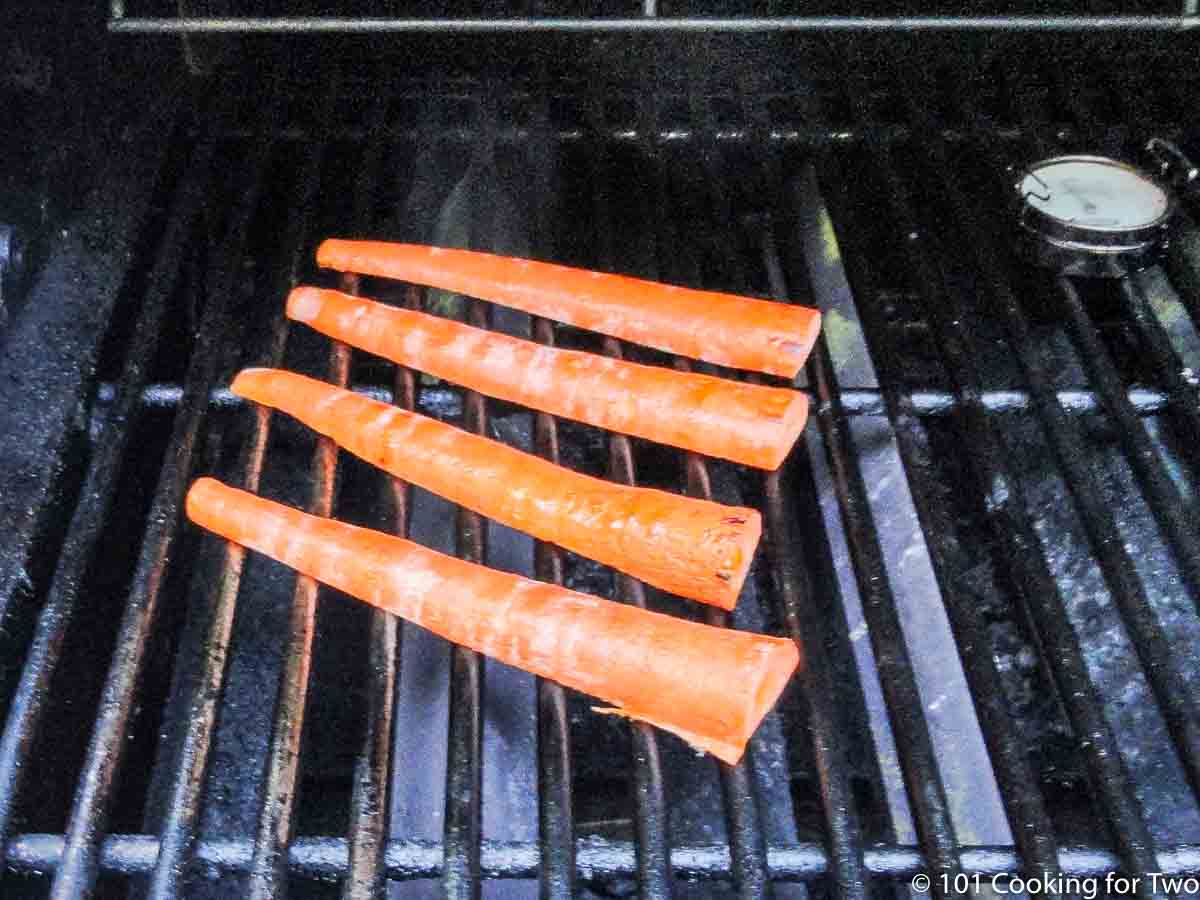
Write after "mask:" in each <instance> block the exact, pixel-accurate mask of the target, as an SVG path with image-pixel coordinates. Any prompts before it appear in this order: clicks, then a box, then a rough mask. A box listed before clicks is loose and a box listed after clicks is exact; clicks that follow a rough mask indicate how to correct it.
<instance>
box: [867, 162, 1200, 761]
mask: <svg viewBox="0 0 1200 900" xmlns="http://www.w3.org/2000/svg"><path fill="white" fill-rule="evenodd" d="M880 168H881V170H882V172H883V173H884V176H885V178H886V179H887V181H888V185H889V191H890V195H891V200H892V205H893V208H894V209H895V210H896V212H897V213H898V218H899V220H900V222H901V230H902V231H905V232H911V233H920V232H921V225H920V223H919V222H917V221H916V218H915V216H914V215H913V212H912V209H911V197H912V196H913V193H912V188H911V186H905V185H904V184H902V183H901V181H900V178H899V176H898V175H897V174H896V170H895V168H894V166H893V165H892V163H891V161H890V160H889V159H888V158H887V155H886V152H885V153H884V155H883V156H882V157H881V164H880ZM912 259H913V260H914V265H915V266H916V268H917V270H918V277H919V279H920V281H921V283H922V285H924V286H925V287H926V290H927V293H928V296H927V298H926V302H925V308H926V310H927V311H928V314H929V315H930V316H931V317H932V318H933V319H934V320H936V325H935V330H936V331H938V332H939V333H941V334H942V335H943V336H944V335H945V334H946V333H947V331H953V332H954V333H955V340H956V342H958V343H960V344H961V345H962V346H963V347H964V348H967V349H968V352H967V354H966V356H965V357H964V359H965V360H969V359H970V358H971V354H970V352H969V338H968V337H967V335H966V333H965V329H963V328H962V327H961V324H956V323H961V322H964V321H969V319H968V318H967V316H966V313H965V311H964V310H963V308H962V303H961V301H960V300H959V299H958V297H957V295H956V294H955V292H954V291H953V290H951V289H950V288H949V287H948V286H947V285H945V283H944V281H943V280H942V278H941V273H940V272H938V271H936V270H935V266H934V265H933V264H932V263H931V261H930V259H929V257H928V256H927V255H926V253H925V252H924V251H923V250H922V249H921V248H920V247H918V248H917V249H916V250H915V252H914V253H913V254H912ZM943 310H947V311H948V312H946V313H943ZM1012 312H1016V315H1015V316H1014V315H1012V314H1011V313H1012ZM1007 319H1008V320H1009V321H1008V324H1009V325H1010V326H1012V327H1013V328H1014V331H1015V333H1014V335H1013V337H1014V338H1015V340H1014V341H1013V345H1012V346H1013V352H1014V353H1015V354H1016V356H1017V358H1018V361H1019V362H1020V364H1021V367H1022V369H1023V371H1024V373H1025V375H1026V378H1027V380H1028V382H1029V384H1030V386H1031V390H1032V392H1033V394H1034V396H1035V397H1037V396H1038V394H1039V392H1040V391H1041V390H1042V388H1043V386H1044V385H1047V384H1049V383H1050V380H1049V378H1048V377H1047V374H1046V373H1045V372H1044V371H1043V367H1042V366H1041V365H1040V364H1039V363H1038V362H1037V361H1035V360H1034V358H1033V351H1032V349H1031V347H1032V346H1033V341H1032V340H1030V336H1029V333H1028V329H1027V328H1023V327H1022V326H1024V325H1025V322H1024V319H1023V317H1022V316H1021V314H1020V312H1019V311H1016V310H1012V311H1010V313H1009V315H1008V316H1007ZM974 368H975V367H974V365H973V364H972V363H970V362H967V363H966V364H965V365H963V366H962V367H961V368H959V370H958V371H955V372H952V377H953V378H954V380H955V381H956V383H958V384H960V385H961V384H979V383H981V382H982V378H981V377H980V375H979V373H978V372H977V371H973V369H974ZM1036 409H1037V411H1038V413H1039V419H1040V420H1041V423H1042V426H1043V428H1044V430H1045V432H1046V434H1047V437H1048V438H1049V440H1050V443H1051V445H1052V446H1053V447H1054V450H1055V453H1056V455H1057V457H1058V460H1059V463H1060V464H1061V465H1062V467H1063V470H1064V473H1065V475H1066V480H1067V484H1068V487H1069V489H1070V491H1071V496H1072V497H1073V498H1074V500H1075V506H1076V509H1077V511H1078V513H1079V516H1080V518H1081V520H1082V521H1083V524H1084V528H1085V530H1086V532H1087V534H1088V537H1089V539H1090V541H1091V542H1092V546H1093V549H1094V551H1095V556H1096V559H1097V562H1098V563H1099V566H1100V568H1101V571H1102V572H1103V574H1104V578H1105V581H1106V582H1107V584H1108V587H1109V590H1110V592H1111V594H1112V597H1113V599H1114V600H1115V601H1116V603H1117V606H1118V608H1119V609H1120V611H1121V616H1122V618H1123V619H1124V622H1125V626H1126V628H1127V629H1128V631H1129V635H1130V638H1131V639H1132V642H1133V645H1134V648H1135V650H1136V651H1137V654H1138V658H1139V659H1140V660H1141V663H1142V669H1143V672H1144V673H1145V675H1146V678H1147V680H1148V681H1149V682H1150V685H1151V687H1152V688H1153V691H1154V695H1155V697H1156V699H1157V700H1158V703H1159V706H1160V707H1161V709H1162V712H1163V716H1164V718H1165V720H1166V722H1167V726H1168V728H1169V729H1170V731H1171V734H1172V736H1173V737H1174V739H1175V742H1176V746H1177V750H1178V751H1179V753H1180V755H1181V757H1182V760H1183V763H1184V767H1185V769H1186V771H1187V773H1188V777H1189V779H1190V780H1191V781H1192V783H1193V785H1200V711H1198V710H1197V709H1196V707H1195V704H1194V702H1193V701H1192V698H1191V693H1190V691H1189V690H1188V689H1187V685H1186V682H1185V681H1184V679H1183V676H1182V674H1181V673H1180V671H1179V669H1178V667H1177V666H1176V664H1175V661H1174V654H1173V653H1172V650H1171V645H1170V643H1169V641H1168V640H1167V636H1166V634H1165V632H1164V631H1163V629H1162V626H1161V625H1160V624H1159V622H1158V619H1157V617H1156V615H1155V613H1154V610H1153V609H1152V607H1151V606H1150V601H1149V598H1148V597H1147V596H1146V592H1145V590H1144V588H1143V587H1142V584H1141V581H1140V580H1139V578H1138V576H1137V569H1136V567H1135V565H1134V562H1133V559H1132V558H1131V557H1130V555H1129V551H1127V550H1126V549H1125V545H1124V542H1123V540H1122V539H1121V536H1120V533H1119V531H1118V530H1117V526H1116V522H1115V521H1114V519H1113V516H1112V511H1111V510H1109V509H1108V508H1107V507H1106V506H1105V505H1104V503H1103V500H1102V497H1103V494H1102V493H1101V490H1100V486H1099V484H1098V483H1097V482H1096V479H1095V477H1094V475H1093V473H1092V471H1091V469H1090V468H1088V467H1087V466H1086V465H1085V464H1084V463H1083V462H1081V460H1083V458H1084V457H1083V448H1082V442H1081V441H1080V439H1079V436H1078V434H1077V433H1076V432H1075V431H1074V430H1073V429H1071V428H1070V427H1069V425H1068V423H1067V422H1066V420H1065V417H1064V416H1063V415H1062V413H1061V410H1059V409H1058V408H1057V405H1056V404H1054V403H1052V402H1051V401H1050V400H1049V398H1043V402H1041V403H1038V404H1037V405H1036ZM997 446H999V442H997Z"/></svg>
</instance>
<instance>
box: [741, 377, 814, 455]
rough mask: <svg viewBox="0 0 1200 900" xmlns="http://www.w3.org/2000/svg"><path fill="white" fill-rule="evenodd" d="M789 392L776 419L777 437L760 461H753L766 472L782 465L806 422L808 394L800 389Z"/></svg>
mask: <svg viewBox="0 0 1200 900" xmlns="http://www.w3.org/2000/svg"><path fill="white" fill-rule="evenodd" d="M791 393H792V397H791V398H790V399H789V401H788V404H787V407H786V408H785V409H784V411H783V414H782V416H781V417H780V419H779V420H778V423H779V424H778V429H779V432H780V434H779V437H778V439H777V440H775V441H773V442H772V443H771V445H770V446H769V448H768V449H767V450H766V451H765V453H764V458H763V460H762V462H757V461H756V462H755V463H754V465H756V466H758V467H759V468H762V469H766V470H767V471H768V472H774V471H775V470H776V469H778V468H779V467H780V466H781V465H783V461H784V460H785V459H787V458H788V454H789V453H791V452H792V447H794V446H795V445H796V441H797V440H798V439H799V438H800V433H801V432H802V431H804V426H805V425H806V424H808V395H806V394H803V393H801V392H800V391H792V392H791Z"/></svg>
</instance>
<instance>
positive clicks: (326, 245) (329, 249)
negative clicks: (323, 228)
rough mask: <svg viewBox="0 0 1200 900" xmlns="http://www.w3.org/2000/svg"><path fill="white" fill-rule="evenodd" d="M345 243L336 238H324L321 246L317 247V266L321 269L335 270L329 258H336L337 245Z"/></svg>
mask: <svg viewBox="0 0 1200 900" xmlns="http://www.w3.org/2000/svg"><path fill="white" fill-rule="evenodd" d="M343 243H345V242H344V241H342V240H339V239H338V238H326V239H325V240H323V241H321V245H320V246H319V247H317V265H318V266H320V267H321V268H322V269H333V268H337V266H335V265H334V263H333V260H332V259H331V257H336V256H337V252H338V249H339V245H340V244H343Z"/></svg>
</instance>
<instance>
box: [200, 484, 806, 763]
mask: <svg viewBox="0 0 1200 900" xmlns="http://www.w3.org/2000/svg"><path fill="white" fill-rule="evenodd" d="M187 514H188V518H190V519H191V520H192V521H193V522H195V523H196V524H198V525H200V526H202V527H204V528H207V529H208V530H210V531H214V532H216V533H217V534H219V535H221V536H222V537H224V538H228V539H229V540H231V541H235V542H236V543H238V544H241V545H243V546H245V547H249V548H250V549H251V550H257V551H259V552H260V553H265V554H266V555H267V556H269V557H271V558H272V559H274V560H276V561H278V562H281V563H284V564H285V565H288V566H291V567H292V568H293V569H296V570H297V571H299V572H301V573H303V574H305V575H308V576H310V577H312V578H315V579H317V580H318V581H320V582H323V583H325V584H327V585H329V586H331V587H334V588H337V589H338V590H340V591H343V592H345V593H347V594H350V595H351V596H354V597H357V598H358V599H359V600H363V601H365V602H367V603H370V604H372V605H373V606H377V607H379V608H380V609H384V610H387V611H388V612H390V613H394V614H395V615H398V616H401V617H402V618H404V619H407V620H408V621H410V622H413V623H415V624H417V625H420V626H421V627H423V628H428V629H429V630H430V631H432V632H434V633H435V634H438V635H441V636H442V637H444V638H446V639H447V640H449V641H453V642H454V643H456V644H462V645H464V646H466V647H470V648H471V649H473V650H477V651H479V652H480V653H485V654H487V655H488V656H492V657H495V658H496V659H498V660H500V661H501V662H504V663H507V664H509V665H512V666H517V667H518V668H521V669H525V670H526V671H528V672H533V673H534V674H536V675H540V676H542V677H543V678H549V679H552V680H554V681H557V682H559V683H560V684H563V685H565V686H567V687H570V688H574V689H576V690H579V691H583V692H585V693H588V694H592V695H593V696H596V697H600V698H601V699H603V700H605V701H607V702H609V703H612V704H614V705H615V706H616V707H617V708H616V709H615V710H601V711H603V712H616V713H618V714H620V715H624V716H628V717H629V718H631V719H640V720H642V721H644V722H649V723H650V724H652V725H657V726H658V727H659V728H665V729H666V730H667V731H671V732H674V733H675V734H677V735H679V736H680V737H682V738H684V739H685V740H687V741H689V742H691V743H692V744H694V745H695V746H697V747H699V748H700V749H702V750H707V751H708V752H709V753H711V754H713V755H714V756H716V757H717V758H718V759H722V760H724V761H725V762H727V763H730V764H731V765H732V764H734V763H736V762H737V761H738V760H739V759H740V758H741V756H742V752H743V751H744V750H745V746H746V741H747V740H749V738H750V735H751V734H753V733H754V729H755V728H757V727H758V723H759V722H760V721H761V720H762V717H763V716H764V715H766V713H767V711H768V710H769V709H770V708H771V707H772V706H773V705H774V704H775V701H776V699H778V697H779V694H780V692H781V691H782V690H783V688H784V686H785V685H786V684H787V681H788V679H789V678H790V677H791V675H792V673H793V672H794V671H795V669H796V666H797V665H798V664H799V659H800V655H799V653H798V651H797V649H796V645H795V644H794V643H793V642H792V641H789V640H784V639H781V638H772V637H766V636H764V635H759V634H750V633H748V632H744V631H731V630H728V629H724V628H714V627H712V626H711V625H702V624H700V623H699V622H689V621H686V620H684V619H676V618H672V617H671V616H664V615H662V614H660V613H654V612H649V611H647V610H644V609H639V608H637V607H635V606H626V605H624V604H622V603H614V602H612V601H611V600H604V599H602V598H600V597H593V596H590V595H588V594H579V593H576V592H575V591H571V590H567V589H566V588H563V587H559V586H557V585H552V584H544V583H542V582H540V581H531V580H530V579H528V578H521V577H520V576H518V575H510V574H508V573H507V572H498V571H495V570H493V569H488V568H486V567H484V566H478V565H475V564H474V563H469V562H466V561H465V560H461V559H455V558H453V557H450V556H443V555H442V554H440V553H436V552H434V551H433V550H428V549H426V548H425V547H421V546H420V545H418V544H414V543H412V542H411V541H406V540H404V539H403V538H398V537H393V536H392V535H388V534H383V533H381V532H377V531H369V530H367V529H365V528H357V527H355V526H353V525H346V524H344V523H342V522H336V521H334V520H333V519H322V518H319V517H317V516H310V515H308V514H307V513H303V512H300V511H299V510H297V509H292V508H291V507H288V506H281V505H280V504H278V503H273V502H271V501H269V500H264V499H263V498H261V497H256V496H254V495H253V494H248V493H246V492H245V491H239V490H237V489H235V488H231V487H228V486H226V485H224V484H222V483H221V482H219V481H216V480H214V479H212V478H201V479H199V480H198V481H196V482H195V483H194V484H193V485H192V488H191V490H190V491H189V492H188V496H187Z"/></svg>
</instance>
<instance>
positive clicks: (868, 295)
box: [832, 177, 1058, 877]
mask: <svg viewBox="0 0 1200 900" xmlns="http://www.w3.org/2000/svg"><path fill="white" fill-rule="evenodd" d="M832 180H833V181H838V183H840V181H839V179H838V178H836V177H835V178H833V179H832ZM836 196H837V197H838V199H840V200H842V201H843V203H844V202H845V197H844V195H843V194H841V192H839V193H838V194H837V195H836ZM899 230H900V231H902V232H903V231H906V230H910V229H909V228H908V227H907V226H903V225H902V226H901V227H900V228H899ZM853 260H854V261H853V263H852V264H851V267H850V268H851V270H852V272H851V273H852V276H853V278H854V282H855V284H856V285H857V287H858V295H859V296H860V297H862V298H863V299H864V300H865V302H863V303H861V304H859V307H858V308H859V310H860V311H861V313H862V315H863V318H864V322H865V323H868V324H869V326H870V327H871V328H872V330H873V332H874V333H875V334H877V335H879V336H880V339H879V342H878V346H876V347H875V348H874V349H875V352H876V353H877V354H878V356H879V359H880V361H881V362H882V363H883V365H884V369H885V372H893V373H894V372H897V371H900V364H899V363H898V362H896V360H898V359H900V358H901V357H900V356H899V354H898V350H897V348H896V347H895V346H894V341H893V339H891V338H890V337H889V330H888V329H887V327H886V324H885V323H881V322H879V321H878V319H879V316H878V314H877V309H878V308H879V306H878V304H877V303H876V293H877V282H876V280H875V278H874V277H873V273H872V272H871V269H870V266H869V264H868V263H867V262H866V257H865V256H864V255H863V254H861V253H858V254H854V255H853ZM883 382H884V385H885V387H884V389H883V390H884V395H885V397H886V398H887V404H888V414H889V420H890V423H891V425H892V426H893V427H892V430H893V432H894V433H895V436H896V440H897V443H898V445H899V447H900V450H901V455H902V458H903V459H904V461H905V470H906V473H907V475H908V478H909V479H910V480H914V478H917V477H919V476H920V475H921V473H923V472H925V471H927V470H926V469H924V468H923V465H925V464H927V462H928V452H927V450H926V448H925V446H924V444H923V442H922V441H921V440H920V439H918V437H917V436H916V435H917V434H918V433H919V432H920V425H919V422H918V420H917V418H916V416H915V415H914V414H913V412H912V409H911V400H910V399H909V397H908V396H907V395H906V394H905V393H904V392H903V391H901V390H899V389H897V388H895V387H893V385H894V384H895V381H894V380H892V379H889V378H887V377H886V376H885V378H884V379H883ZM915 486H916V485H914V487H915ZM931 492H932V491H931V488H930V487H929V486H927V488H926V490H914V491H913V498H914V502H915V503H916V505H917V509H918V513H919V515H920V516H921V519H922V526H923V529H924V532H925V534H926V535H928V536H929V537H930V544H929V546H930V552H931V554H932V555H933V559H934V562H935V564H936V566H937V569H938V572H939V573H940V574H941V575H942V577H945V575H946V574H947V573H953V572H962V571H965V570H966V569H968V568H969V566H967V565H965V564H960V565H955V564H954V563H952V562H951V561H950V559H951V557H954V556H958V555H961V554H960V552H959V545H958V543H957V541H955V540H954V538H953V535H954V530H955V529H954V525H953V523H952V522H951V521H950V520H949V518H948V516H947V515H945V514H943V513H941V512H939V511H938V509H939V508H938V505H937V504H936V503H931V502H929V497H930V496H931ZM943 596H944V597H945V599H946V603H947V612H948V614H949V615H950V617H951V621H952V623H953V626H954V630H955V637H956V645H957V647H958V652H959V657H960V659H961V660H962V662H963V668H964V671H965V672H966V674H967V677H968V678H969V679H970V684H971V691H972V696H973V699H974V702H975V707H976V711H977V713H978V714H979V716H980V721H981V724H982V726H983V734H984V738H985V740H986V741H987V745H988V750H989V755H990V758H991V760H992V764H993V766H994V769H995V772H996V775H997V778H998V780H999V782H1000V784H1001V787H1002V791H1001V797H1002V799H1003V800H1004V802H1005V809H1006V813H1007V815H1008V818H1009V822H1010V826H1011V830H1012V834H1013V837H1014V840H1015V841H1016V844H1017V847H1018V848H1019V849H1020V851H1021V853H1022V856H1023V857H1024V859H1025V860H1026V862H1027V865H1028V866H1029V867H1030V869H1031V870H1032V871H1033V872H1034V873H1035V874H1038V875H1043V876H1049V877H1053V876H1054V875H1055V874H1057V873H1058V857H1057V847H1056V842H1055V839H1054V831H1053V826H1052V823H1051V822H1050V820H1049V817H1048V816H1047V814H1046V809H1045V805H1044V803H1043V802H1042V797H1041V792H1040V789H1039V787H1038V784H1037V781H1036V777H1035V775H1034V772H1033V770H1032V768H1031V766H1030V764H1029V760H1028V758H1027V756H1026V751H1025V748H1024V746H1023V742H1022V741H1021V739H1020V733H1019V731H1018V730H1017V729H1016V725H1015V722H1014V721H1013V719H1012V717H1011V716H1010V715H1009V713H1008V710H1007V708H1006V706H1005V702H1004V695H1003V691H1002V689H1001V683H1000V679H999V675H998V672H997V670H996V667H995V664H994V662H993V656H992V650H991V642H990V639H989V637H988V634H987V624H986V622H985V621H984V619H983V617H982V615H981V614H980V611H979V609H978V608H977V606H976V604H975V599H974V597H973V596H972V594H971V593H970V592H969V591H963V590H961V589H960V587H959V586H958V585H954V584H952V585H950V586H949V589H948V590H946V591H945V592H944V593H943Z"/></svg>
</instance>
